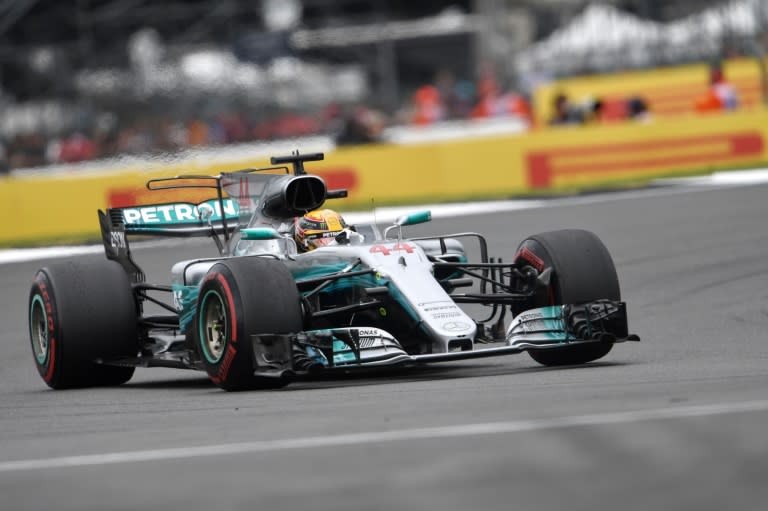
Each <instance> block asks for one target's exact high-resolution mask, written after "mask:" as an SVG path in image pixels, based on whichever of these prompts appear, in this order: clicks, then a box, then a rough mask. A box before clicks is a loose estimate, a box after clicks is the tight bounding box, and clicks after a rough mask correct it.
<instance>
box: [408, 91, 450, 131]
mask: <svg viewBox="0 0 768 511" xmlns="http://www.w3.org/2000/svg"><path fill="white" fill-rule="evenodd" d="M413 106H414V112H413V124H415V125H417V126H425V125H427V124H433V123H435V122H438V121H442V120H444V119H445V117H446V115H445V105H443V100H442V98H441V97H440V90H439V89H438V88H437V87H435V86H434V85H423V86H421V87H419V88H418V89H417V90H416V92H415V93H414V95H413Z"/></svg>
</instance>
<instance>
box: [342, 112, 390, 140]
mask: <svg viewBox="0 0 768 511" xmlns="http://www.w3.org/2000/svg"><path fill="white" fill-rule="evenodd" d="M384 125H385V122H384V116H383V115H382V114H381V113H380V112H377V111H375V110H372V109H369V108H366V107H364V106H356V107H354V108H353V109H352V110H351V111H349V112H347V113H346V114H345V115H344V116H343V125H342V128H341V131H340V132H339V133H338V136H337V137H336V143H337V144H339V145H351V144H367V143H371V142H376V141H378V140H379V139H380V137H381V133H382V131H383V129H384Z"/></svg>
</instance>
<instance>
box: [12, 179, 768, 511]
mask: <svg viewBox="0 0 768 511" xmlns="http://www.w3.org/2000/svg"><path fill="white" fill-rule="evenodd" d="M597 199H598V200H596V201H592V200H587V199H577V200H574V201H572V202H569V201H566V203H565V204H563V203H558V204H557V205H553V206H551V207H547V208H543V209H531V210H525V211H518V212H510V213H501V214H496V213H492V212H488V214H480V215H471V216H464V217H462V218H453V219H441V220H436V221H434V222H432V223H431V224H428V225H427V226H419V228H418V229H416V228H413V230H412V231H410V232H411V233H412V234H414V235H417V234H418V235H420V234H426V233H436V232H449V231H451V232H458V231H478V232H481V233H484V234H486V235H487V236H488V237H489V238H491V248H492V255H496V256H502V257H507V258H508V257H510V256H511V255H512V254H513V252H514V250H515V248H516V246H517V244H518V243H519V241H521V240H522V238H523V237H524V236H525V235H526V234H533V233H535V232H539V231H544V230H549V229H557V228H563V227H579V228H586V229H590V230H592V231H594V232H595V233H597V234H598V235H599V236H600V237H601V238H602V239H603V241H604V242H605V244H606V245H607V246H608V248H609V249H610V251H611V252H612V254H613V256H614V259H615V262H616V266H617V268H618V272H619V276H620V279H621V283H622V291H623V295H624V298H625V299H626V300H627V302H628V303H629V316H630V328H631V330H632V331H633V332H635V333H637V334H639V335H640V336H641V337H642V342H641V343H639V344H624V345H619V346H616V347H615V348H614V350H613V351H612V352H611V353H610V354H609V355H608V357H606V358H605V359H604V360H602V361H599V362H596V363H591V364H587V365H585V366H579V367H567V368H560V369H548V368H543V367H541V366H538V365H537V364H536V363H535V362H533V361H532V360H531V359H530V358H529V357H528V356H527V355H517V356H511V357H504V358H497V359H484V360H475V361H465V362H458V363H452V364H441V365H439V366H435V367H433V368H431V369H429V370H408V371H403V370H401V371H389V372H385V373H382V374H377V375H373V376H356V377H348V378H346V379H344V378H341V379H320V380H317V381H302V382H298V383H295V384H294V385H291V386H289V387H287V388H285V389H282V390H278V391H266V392H247V393H226V392H223V391H220V390H218V389H217V388H215V387H214V386H212V385H211V384H210V383H209V382H208V381H207V379H206V378H205V377H204V376H203V375H202V374H200V373H193V372H184V371H172V370H163V369H143V370H138V371H137V374H136V376H135V377H134V379H133V380H132V381H131V382H130V383H129V384H127V385H124V386H122V387H119V388H109V389H87V390H76V391H61V392H54V391H51V390H49V389H48V388H47V387H46V386H45V385H44V384H43V382H42V380H41V379H40V378H39V376H38V375H37V373H36V371H35V368H34V365H33V362H32V354H31V351H30V347H29V344H28V340H27V331H26V330H27V325H26V318H27V311H26V307H27V293H28V287H29V283H30V281H31V278H32V276H33V274H34V271H35V269H36V268H38V267H39V266H42V265H44V264H45V261H31V262H24V263H9V264H5V265H0V289H1V290H2V291H0V346H2V355H0V498H2V501H1V502H0V509H3V510H4V511H11V510H22V509H23V510H42V509H55V510H57V511H63V510H73V511H85V510H95V511H107V510H155V509H175V510H181V509H185V510H187V509H188V510H197V509H201V510H229V509H235V510H262V509H285V510H298V509H312V510H313V511H321V510H328V511H341V510H366V509H375V510H393V509H402V510H420V509H429V510H431V509H440V510H471V509H478V510H479V509H494V510H496V509H505V510H533V509H568V510H572V511H577V510H596V509H621V510H643V511H646V510H652V509H658V510H682V509H686V510H687V509H692V510H697V511H699V510H710V509H711V510H715V509H716V510H723V509H738V510H742V511H744V510H756V511H757V510H765V509H767V508H768V484H766V483H767V482H768V427H767V426H768V327H767V326H768V185H756V186H743V187H732V188H713V187H697V188H692V189H688V188H675V189H662V190H658V191H649V192H644V193H640V194H626V195H615V196H610V197H598V198H597ZM94 219H95V216H94ZM208 254H211V255H212V254H213V250H212V244H211V248H209V247H208V246H207V245H205V246H204V245H199V244H194V243H193V244H188V243H185V244H178V243H177V244H175V245H173V246H172V247H170V248H157V247H155V248H141V249H138V250H136V255H137V259H138V261H139V262H140V264H142V265H143V266H144V267H145V269H146V270H147V273H148V274H149V275H150V280H155V281H161V282H167V277H166V275H167V272H168V271H169V269H170V267H171V264H172V263H173V262H174V261H175V260H178V259H182V258H188V257H194V256H198V255H208Z"/></svg>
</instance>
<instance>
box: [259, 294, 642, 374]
mask: <svg viewBox="0 0 768 511" xmlns="http://www.w3.org/2000/svg"><path fill="white" fill-rule="evenodd" d="M639 340H640V338H639V337H638V336H637V335H631V334H629V333H628V329H627V314H626V304H625V303H624V302H619V301H613V300H598V301H595V302H590V303H586V304H578V305H553V306H548V307H541V308H537V309H531V310H528V311H526V312H524V313H521V314H518V315H517V316H516V317H515V318H514V319H513V321H512V323H511V324H510V325H509V328H508V329H507V335H506V339H505V341H504V342H503V343H497V344H496V345H495V346H494V345H493V344H488V345H478V344H476V345H475V347H474V349H473V350H470V351H452V352H447V353H432V354H425V355H410V354H408V353H407V352H406V351H405V350H404V349H403V348H402V346H401V345H400V343H399V342H398V341H397V340H396V339H395V338H394V337H393V336H392V335H391V334H389V333H388V332H386V331H384V330H382V329H379V328H372V327H349V328H334V329H327V330H313V331H307V332H301V333H299V334H285V335H253V336H251V342H252V343H253V353H254V361H253V362H254V371H255V374H257V375H261V376H271V377H281V376H283V375H285V374H287V373H307V372H311V371H314V370H320V369H322V370H329V369H344V370H349V369H355V368H359V369H365V368H374V367H383V366H403V365H419V364H425V363H432V362H444V361H450V360H462V359H469V358H482V357H493V356H500V355H514V354H517V353H523V352H526V351H529V350H543V349H560V348H564V347H566V346H574V345H577V344H587V343H596V342H598V343H605V342H607V343H620V342H626V341H639Z"/></svg>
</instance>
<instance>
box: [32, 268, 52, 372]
mask: <svg viewBox="0 0 768 511" xmlns="http://www.w3.org/2000/svg"><path fill="white" fill-rule="evenodd" d="M36 282H37V287H38V288H40V296H41V297H42V298H43V304H44V305H45V315H46V317H47V324H46V328H48V360H47V362H48V367H47V368H46V371H45V374H44V375H43V380H44V381H45V382H46V383H50V382H51V380H52V379H53V372H54V371H55V369H56V337H55V331H56V320H55V319H54V307H53V300H51V294H50V293H49V292H48V286H46V285H45V281H43V280H42V279H37V281H36Z"/></svg>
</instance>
